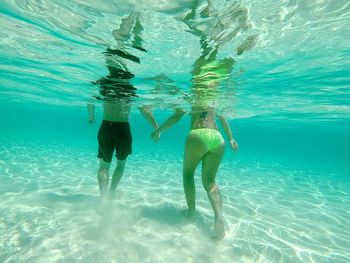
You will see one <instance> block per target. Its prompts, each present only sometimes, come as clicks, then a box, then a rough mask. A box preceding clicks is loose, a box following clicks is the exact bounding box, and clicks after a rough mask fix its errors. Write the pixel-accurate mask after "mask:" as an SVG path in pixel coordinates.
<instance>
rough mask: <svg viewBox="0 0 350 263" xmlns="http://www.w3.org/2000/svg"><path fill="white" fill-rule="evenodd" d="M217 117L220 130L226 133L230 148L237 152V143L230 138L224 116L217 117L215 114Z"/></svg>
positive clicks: (228, 126)
mask: <svg viewBox="0 0 350 263" xmlns="http://www.w3.org/2000/svg"><path fill="white" fill-rule="evenodd" d="M217 116H218V118H219V120H220V123H221V126H222V128H223V129H224V131H225V133H226V136H227V138H228V139H229V142H230V146H231V148H232V149H233V150H234V151H237V150H238V143H237V142H236V140H235V139H234V138H233V136H232V132H231V128H230V125H229V124H228V122H227V120H226V118H225V117H224V116H222V115H219V114H217Z"/></svg>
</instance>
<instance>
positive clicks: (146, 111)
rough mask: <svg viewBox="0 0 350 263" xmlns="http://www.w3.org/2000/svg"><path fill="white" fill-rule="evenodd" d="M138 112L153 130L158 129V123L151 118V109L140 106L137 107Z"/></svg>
mask: <svg viewBox="0 0 350 263" xmlns="http://www.w3.org/2000/svg"><path fill="white" fill-rule="evenodd" d="M139 111H140V113H141V115H142V116H143V117H144V118H145V119H146V120H147V121H148V122H149V123H150V124H151V125H152V127H153V129H155V130H156V129H158V127H159V126H158V123H157V121H156V119H155V118H154V116H153V113H152V111H151V107H149V106H142V107H139Z"/></svg>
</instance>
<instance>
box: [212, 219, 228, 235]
mask: <svg viewBox="0 0 350 263" xmlns="http://www.w3.org/2000/svg"><path fill="white" fill-rule="evenodd" d="M224 236H225V221H224V219H223V218H219V219H215V224H214V237H215V238H216V239H220V240H221V239H223V238H224Z"/></svg>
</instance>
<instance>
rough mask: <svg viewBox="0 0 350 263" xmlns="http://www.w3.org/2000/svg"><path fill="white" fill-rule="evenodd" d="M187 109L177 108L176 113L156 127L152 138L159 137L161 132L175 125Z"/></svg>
mask: <svg viewBox="0 0 350 263" xmlns="http://www.w3.org/2000/svg"><path fill="white" fill-rule="evenodd" d="M184 114H185V111H184V110H182V109H176V110H175V112H174V114H173V115H171V116H170V117H169V118H168V119H167V120H166V121H165V122H164V123H163V124H162V125H161V126H160V127H159V128H158V129H156V130H155V131H154V132H153V133H152V135H151V136H152V138H153V139H155V138H159V136H160V134H161V133H162V132H164V131H165V130H167V129H169V128H170V127H171V126H173V125H174V124H176V123H177V122H178V121H179V120H180V119H181V118H182V116H184Z"/></svg>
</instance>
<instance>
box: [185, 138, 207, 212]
mask: <svg viewBox="0 0 350 263" xmlns="http://www.w3.org/2000/svg"><path fill="white" fill-rule="evenodd" d="M206 151H207V148H206V146H205V145H204V144H203V143H202V142H201V141H200V140H199V139H198V138H196V137H195V136H193V135H191V134H190V135H189V136H188V137H187V140H186V144H185V152H184V161H183V162H184V163H183V187H184V191H185V197H186V201H187V205H188V208H189V210H190V211H194V210H195V209H196V191H195V184H194V173H195V171H196V168H197V166H198V164H199V162H200V160H201V159H202V157H203V155H204V154H205V152H206Z"/></svg>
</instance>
